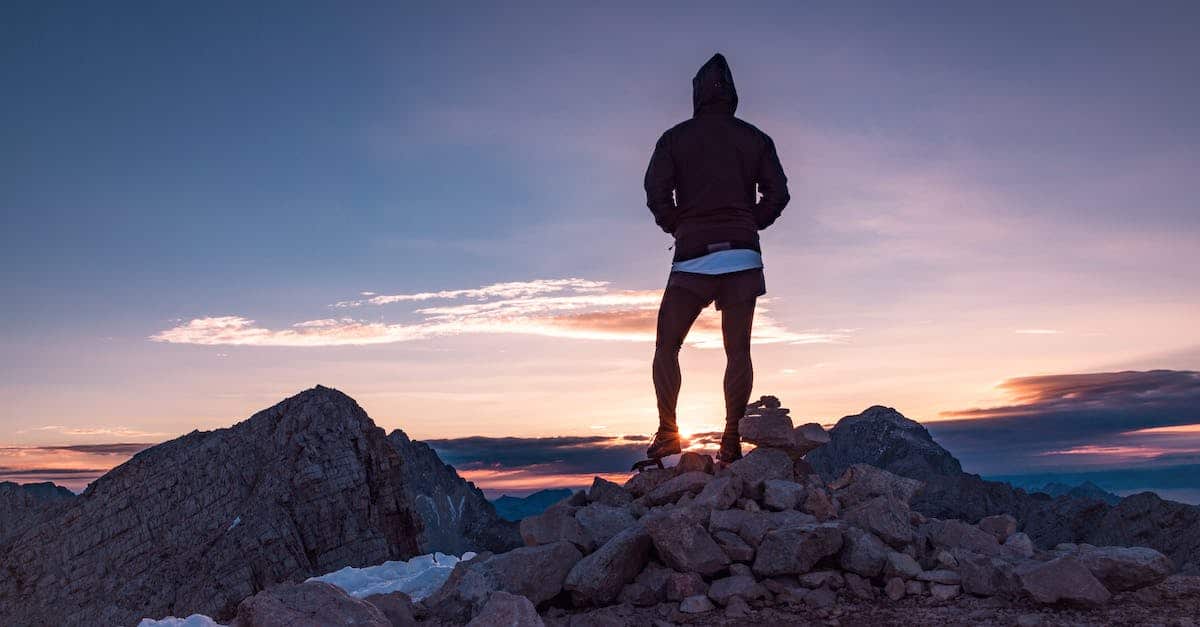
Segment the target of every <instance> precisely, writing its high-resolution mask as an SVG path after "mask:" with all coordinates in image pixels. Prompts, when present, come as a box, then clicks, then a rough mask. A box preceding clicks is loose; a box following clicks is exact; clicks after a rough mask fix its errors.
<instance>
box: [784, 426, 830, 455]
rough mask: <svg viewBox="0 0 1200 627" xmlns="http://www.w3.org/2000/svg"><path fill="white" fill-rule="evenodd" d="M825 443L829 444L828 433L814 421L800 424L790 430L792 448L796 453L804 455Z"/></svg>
mask: <svg viewBox="0 0 1200 627" xmlns="http://www.w3.org/2000/svg"><path fill="white" fill-rule="evenodd" d="M826 444H829V433H828V432H826V431H825V428H824V427H822V426H821V425H819V424H817V423H815V422H810V423H807V424H802V425H800V426H798V427H796V428H795V429H793V430H792V450H793V451H794V452H795V453H796V454H797V455H806V454H808V452H809V451H811V450H813V449H816V448H818V447H821V446H825V445H826Z"/></svg>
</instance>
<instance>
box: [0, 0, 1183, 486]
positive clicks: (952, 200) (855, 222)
mask: <svg viewBox="0 0 1200 627" xmlns="http://www.w3.org/2000/svg"><path fill="white" fill-rule="evenodd" d="M518 4H519V5H520V8H519V9H517V8H509V7H502V6H501V5H499V4H497V5H492V4H480V5H478V6H474V7H472V8H471V9H470V10H465V9H463V8H462V7H453V8H451V7H447V8H445V9H442V8H436V7H424V8H422V7H414V6H411V5H409V4H407V3H378V4H372V3H354V4H341V3H312V4H309V3H288V4H287V5H286V7H287V9H286V10H284V9H283V8H281V7H283V6H284V5H278V6H277V7H275V8H265V7H262V6H244V5H243V4H242V3H220V2H212V3H208V2H206V3H192V4H180V3H170V4H163V3H153V2H147V3H141V4H139V3H122V6H119V7H118V6H115V5H110V4H106V3H91V4H87V5H75V6H67V5H59V4H57V3H10V4H6V5H5V6H4V7H3V8H0V86H2V89H3V93H4V97H3V98H0V209H2V211H3V217H2V222H0V294H2V295H3V307H0V394H2V396H3V402H2V403H0V480H2V479H9V480H15V481H19V482H26V481H35V480H43V479H49V480H54V481H56V482H59V483H62V484H64V485H68V486H69V487H72V488H74V489H80V488H82V486H83V485H84V484H86V483H87V481H89V480H91V479H92V478H94V477H95V476H97V475H98V474H99V473H101V472H103V471H104V470H105V469H107V468H109V467H111V466H112V465H114V464H117V463H120V462H121V461H123V460H124V459H127V458H128V456H129V455H130V454H132V452H134V451H136V450H138V449H139V448H141V447H143V446H145V445H146V444H149V443H156V442H161V441H163V440H166V439H170V438H172V437H176V436H178V435H181V434H184V433H187V432H189V431H191V430H193V429H213V428H217V427H222V426H227V425H230V424H232V423H234V422H236V421H238V420H240V419H243V418H245V417H247V416H249V415H250V414H252V413H253V412H254V411H257V410H259V409H262V408H264V407H267V406H269V405H272V404H274V403H275V402H277V401H279V400H281V399H282V398H284V397H285V396H289V395H291V394H294V393H295V392H298V391H299V390H301V389H304V388H308V387H311V386H312V385H315V384H318V383H320V384H323V385H327V386H331V387H336V388H338V389H341V390H342V391H344V392H346V393H347V394H349V395H351V396H352V397H354V398H355V399H356V400H358V402H359V403H360V404H361V405H362V406H363V407H364V408H365V409H366V410H367V411H368V413H369V414H370V415H371V416H372V417H373V418H374V419H375V421H376V422H377V423H378V424H379V425H380V426H382V427H384V428H386V429H389V430H390V429H393V428H402V429H404V430H405V431H406V432H407V433H408V434H409V435H410V436H412V437H414V438H417V439H428V440H437V441H438V443H435V444H436V445H437V447H438V448H439V450H441V451H443V454H444V455H445V456H446V457H447V459H448V460H449V461H452V462H453V463H456V464H457V465H459V466H460V467H461V468H463V469H464V470H467V469H473V470H471V472H472V473H473V474H472V475H471V476H472V478H474V479H476V480H478V481H479V482H480V483H481V484H483V485H491V486H492V487H493V488H494V489H493V492H494V491H495V490H502V489H504V488H505V487H513V488H514V489H518V488H519V489H527V488H529V487H531V486H535V485H553V484H554V483H555V481H558V480H557V479H555V478H554V477H558V476H561V475H562V474H568V475H579V476H590V475H591V474H593V473H597V472H618V471H619V470H620V469H621V468H624V467H627V464H628V458H629V456H630V455H631V451H634V452H635V451H636V449H637V448H638V447H642V446H644V442H640V441H638V440H636V439H625V438H624V437H623V436H644V435H645V434H647V433H649V432H651V431H652V430H653V429H654V427H655V425H656V413H655V409H654V396H653V389H652V386H651V382H650V357H651V354H652V352H653V327H654V317H655V311H656V308H657V304H658V299H659V297H660V295H661V289H662V286H663V284H664V283H665V280H666V277H667V273H668V270H669V262H670V256H671V252H670V251H668V250H667V247H668V246H669V245H670V244H671V242H670V240H669V237H668V236H666V235H664V234H663V233H662V232H661V231H660V230H659V229H658V227H656V226H655V224H654V222H653V220H652V218H651V216H650V213H649V211H648V210H647V209H646V207H645V197H644V194H643V191H642V187H641V184H642V176H643V173H644V171H645V167H646V163H647V161H648V159H649V156H650V151H651V149H652V148H653V146H654V142H655V140H656V139H657V138H658V136H659V134H660V133H661V132H662V131H663V130H665V129H666V128H668V127H669V126H671V125H673V124H675V123H677V122H679V121H681V120H683V119H685V118H686V117H689V116H690V114H691V93H690V89H691V84H690V81H691V77H692V75H693V74H694V73H695V71H696V69H697V68H698V67H699V66H700V64H702V63H703V62H704V61H705V60H706V59H707V58H708V57H709V56H711V55H712V54H713V53H714V52H716V51H720V52H722V53H723V54H725V55H726V57H727V58H728V59H729V63H730V65H731V67H732V69H733V74H734V78H735V81H736V84H737V88H738V91H739V95H740V105H739V109H738V115H739V116H740V117H742V118H744V119H746V120H748V121H750V122H752V123H754V124H756V125H757V126H759V127H760V128H762V129H763V130H764V131H766V132H767V133H769V134H770V135H771V136H772V137H773V138H774V140H775V143H776V145H777V147H778V152H779V155H780V158H781V160H782V162H783V165H784V168H785V170H786V172H787V174H788V176H789V179H790V186H791V191H792V201H791V204H790V205H789V206H788V207H787V209H786V210H785V211H784V213H783V216H782V217H781V218H780V220H779V221H778V222H777V223H776V224H775V225H774V226H772V227H771V228H770V229H769V230H767V231H764V232H763V234H762V235H763V253H764V260H765V273H766V279H767V290H768V294H767V296H766V297H764V299H762V300H761V301H760V307H759V317H758V319H757V321H756V332H755V333H756V335H755V337H756V342H757V343H756V345H755V348H754V363H755V392H754V393H755V396H757V395H760V394H774V395H777V396H779V397H780V398H781V399H782V400H783V402H784V404H785V405H786V406H788V407H789V408H791V410H792V414H793V416H794V417H795V418H796V419H798V420H803V421H818V422H823V423H826V424H832V423H834V422H836V420H837V419H838V418H840V417H842V416H844V415H848V414H854V413H858V412H860V411H862V410H863V409H865V408H866V407H868V406H870V405H874V404H882V405H888V406H891V407H895V408H896V409H898V410H900V411H901V412H903V413H904V414H905V415H907V416H908V417H910V418H913V419H916V420H919V421H922V422H925V423H927V424H929V425H930V429H931V431H932V432H933V433H934V435H935V437H937V438H938V439H939V441H940V442H942V443H943V444H944V445H946V446H947V448H949V449H950V450H951V451H952V452H954V453H955V454H956V455H957V456H958V457H960V458H961V459H962V461H963V464H964V467H965V468H966V469H967V470H968V471H972V472H980V473H983V474H985V475H1017V474H1022V473H1031V472H1051V473H1055V472H1058V473H1068V472H1070V473H1088V472H1102V473H1107V474H1103V476H1104V477H1106V478H1108V479H1110V480H1113V481H1115V480H1114V479H1112V477H1113V476H1114V475H1113V474H1112V473H1114V472H1118V471H1119V472H1134V473H1135V475H1136V473H1137V472H1143V473H1148V474H1144V475H1136V476H1137V477H1143V478H1139V479H1136V480H1134V479H1129V481H1132V482H1133V484H1136V485H1132V484H1130V485H1126V484H1120V485H1118V483H1119V482H1118V483H1112V484H1111V485H1112V486H1113V487H1112V489H1120V490H1133V489H1145V488H1155V489H1160V490H1162V491H1163V494H1171V495H1173V496H1174V497H1178V498H1181V499H1189V500H1192V501H1193V502H1196V501H1200V482H1198V483H1197V484H1196V485H1191V486H1190V487H1189V485H1188V484H1186V482H1184V483H1180V482H1179V481H1177V480H1175V479H1170V480H1168V479H1164V478H1163V477H1165V476H1166V475H1164V474H1163V473H1167V474H1170V473H1175V474H1176V475H1177V474H1178V473H1180V472H1183V470H1181V469H1187V468H1189V467H1191V466H1192V465H1196V464H1200V374H1198V373H1197V371H1200V270H1198V269H1200V176H1198V174H1200V124H1197V117H1196V113H1195V112H1196V111H1200V78H1198V77H1200V71H1198V68H1197V59H1200V39H1198V38H1197V37H1196V36H1195V24H1196V23H1197V20H1198V19H1200V5H1197V4H1196V3H1193V2H1179V3H1172V2H1154V3H1150V4H1144V5H1135V4H1133V3H1128V2H1117V3H1107V2H1059V3H1050V4H1047V3H1034V2H1029V3H1023V2H1018V3H1000V4H996V3H974V2H967V3H955V4H954V5H953V7H952V8H947V7H946V6H945V5H944V3H930V4H927V5H921V4H914V3H905V4H904V6H903V7H900V6H899V5H897V4H895V3H877V4H876V3H851V4H853V6H843V5H844V4H845V3H838V4H834V3H828V4H824V5H807V4H806V5H800V3H793V2H787V3H779V4H777V5H772V4H757V3H756V8H755V9H754V10H747V9H746V8H744V7H739V6H733V5H729V3H722V4H710V5H708V6H704V5H697V4H696V3H687V4H685V5H676V6H673V7H670V6H663V7H658V8H647V7H644V6H642V5H641V3H629V4H627V5H624V6H617V5H614V4H609V3H605V4H603V5H595V6H580V5H578V4H577V3H544V4H535V3H518ZM567 5H573V6H567ZM712 314H713V312H712V311H711V310H710V311H708V312H706V314H705V316H706V317H705V318H702V319H701V322H700V323H699V324H698V326H697V328H696V329H695V330H694V331H693V334H692V335H691V336H690V337H689V345H688V346H687V347H686V348H685V349H684V351H683V354H682V362H683V368H684V388H683V393H682V397H681V402H680V422H681V424H682V426H683V427H684V429H686V430H689V431H695V432H702V431H708V430H712V429H715V428H719V424H720V421H721V418H722V401H721V397H720V394H721V392H720V389H721V388H720V380H721V371H722V368H723V363H724V356H723V353H722V351H721V350H720V339H719V327H717V326H714V325H717V324H718V320H717V318H715V317H713V316H712ZM468 436H482V437H483V438H484V439H475V440H464V439H463V438H467V437H468ZM488 438H519V439H518V440H507V441H506V440H495V439H488ZM634 456H636V454H634ZM1196 468H1200V466H1196ZM1185 474H1186V473H1185ZM1135 475H1128V476H1129V477H1132V476H1135ZM1096 476H1098V477H1099V476H1101V475H1096ZM1172 476H1175V475H1172ZM514 477H515V479H514ZM547 477H549V478H548V479H547ZM1155 477H1158V478H1155ZM504 481H509V483H504ZM489 482H492V483H491V484H489ZM518 484H520V485H519V486H518ZM1143 484H1144V485H1143ZM496 486H499V487H496ZM1121 486H1124V487H1121ZM1172 490H1173V491H1174V492H1172ZM1188 490H1192V492H1188Z"/></svg>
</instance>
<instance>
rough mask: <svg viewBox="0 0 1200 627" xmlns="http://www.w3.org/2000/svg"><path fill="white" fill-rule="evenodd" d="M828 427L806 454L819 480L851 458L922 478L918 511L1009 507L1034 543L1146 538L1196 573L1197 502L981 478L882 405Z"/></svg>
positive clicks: (1141, 541) (967, 514)
mask: <svg viewBox="0 0 1200 627" xmlns="http://www.w3.org/2000/svg"><path fill="white" fill-rule="evenodd" d="M829 435H830V440H831V441H830V443H829V445H827V446H825V447H822V448H820V449H818V450H816V451H813V452H812V453H811V454H810V455H809V456H808V457H807V459H808V461H809V463H811V464H812V466H813V468H814V469H815V470H816V471H817V472H818V473H820V474H821V476H822V477H823V478H824V479H825V480H827V481H831V480H833V479H834V478H836V477H838V476H839V475H841V473H842V472H844V471H845V470H846V469H847V468H849V467H850V466H851V465H853V464H856V463H864V464H870V465H872V466H876V467H879V468H883V469H885V470H888V471H890V472H894V473H896V474H897V475H900V476H904V477H911V478H913V479H920V480H921V481H924V482H925V487H924V489H923V490H921V491H920V492H919V493H918V494H917V495H916V497H915V498H914V499H913V501H912V507H913V509H914V510H916V511H919V512H921V513H922V514H924V515H926V516H932V517H937V518H961V519H963V520H966V521H969V522H975V521H978V520H980V519H982V518H984V517H986V516H993V515H998V514H1011V515H1013V516H1015V517H1016V518H1017V520H1018V521H1019V522H1020V524H1021V530H1022V531H1024V532H1025V533H1027V534H1029V536H1030V537H1031V538H1032V539H1033V541H1034V542H1035V543H1036V544H1037V545H1038V546H1040V547H1042V548H1052V547H1054V546H1055V545H1057V544H1059V543H1064V542H1086V543H1090V544H1097V545H1101V544H1105V545H1134V546H1148V547H1151V548H1153V549H1156V550H1158V551H1161V552H1163V553H1164V554H1166V555H1167V556H1169V557H1170V558H1171V559H1173V560H1174V561H1175V564H1177V565H1178V566H1179V568H1180V572H1182V573H1185V574H1200V507H1197V506H1194V505H1187V504H1184V503H1176V502H1173V501H1166V500H1163V499H1161V498H1159V497H1158V496H1157V495H1155V494H1153V493H1151V492H1145V493H1142V494H1136V495H1133V496H1129V497H1126V498H1124V499H1121V500H1120V501H1119V502H1118V503H1116V504H1115V505H1114V504H1112V503H1109V502H1107V501H1106V499H1105V498H1103V497H1102V496H1101V495H1099V494H1095V493H1094V491H1091V490H1079V491H1075V492H1071V491H1068V493H1064V494H1062V495H1059V496H1052V495H1050V494H1046V493H1044V492H1033V493H1030V492H1026V491H1025V490H1023V489H1021V488H1016V487H1013V486H1012V485H1010V484H1008V483H1002V482H998V481H987V480H985V479H983V478H982V477H980V476H979V475H974V474H970V473H966V472H963V471H962V465H961V464H960V463H959V462H958V460H957V459H955V458H954V456H953V455H951V454H950V452H949V451H947V450H946V449H944V448H942V447H941V446H940V445H939V444H937V442H935V441H934V440H933V438H932V437H931V436H930V435H929V432H928V431H927V430H926V429H925V428H924V427H922V426H921V425H920V424H919V423H917V422H915V421H913V420H910V419H908V418H905V417H904V416H903V415H902V414H900V412H898V411H896V410H895V409H892V408H890V407H881V406H878V405H877V406H873V407H870V408H869V409H867V410H866V411H864V412H862V413H861V414H857V415H854V416H846V417H845V418H842V419H841V420H840V421H838V423H837V425H835V426H834V427H833V429H831V430H830V431H829ZM1101 492H1103V491H1101Z"/></svg>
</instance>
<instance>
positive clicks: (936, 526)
mask: <svg viewBox="0 0 1200 627" xmlns="http://www.w3.org/2000/svg"><path fill="white" fill-rule="evenodd" d="M921 528H922V533H923V535H926V536H927V537H928V538H929V540H930V541H931V542H933V544H934V546H937V547H940V548H948V549H965V550H967V551H971V552H972V553H980V554H982V555H1001V554H1003V553H1004V550H1003V549H1002V548H1001V545H1000V543H999V542H996V536H994V535H992V534H990V533H988V532H986V531H983V530H981V529H979V528H978V527H976V526H975V525H971V524H968V523H965V522H963V521H961V520H931V521H929V522H927V523H925V524H924V525H921Z"/></svg>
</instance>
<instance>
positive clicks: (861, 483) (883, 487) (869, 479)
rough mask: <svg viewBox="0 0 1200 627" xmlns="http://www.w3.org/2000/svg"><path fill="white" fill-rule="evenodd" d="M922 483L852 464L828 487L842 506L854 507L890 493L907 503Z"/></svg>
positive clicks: (877, 469) (864, 465) (872, 467)
mask: <svg viewBox="0 0 1200 627" xmlns="http://www.w3.org/2000/svg"><path fill="white" fill-rule="evenodd" d="M922 485H923V484H922V482H920V481H917V480H916V479H909V478H906V477H901V476H899V475H895V474H892V473H890V472H888V471H886V470H882V469H879V468H876V467H874V466H868V465H866V464H854V465H853V466H850V467H849V468H847V469H846V472H844V473H842V476H840V477H838V478H837V479H836V480H834V481H833V483H830V484H829V487H830V488H832V489H833V491H834V494H835V495H836V496H837V497H838V500H840V501H841V502H842V507H854V506H855V505H858V504H859V503H862V502H863V501H867V500H869V499H872V498H875V497H877V496H884V495H891V496H892V497H894V498H896V499H897V500H899V501H900V502H902V503H905V504H908V503H909V502H910V501H912V497H913V496H914V495H916V493H917V490H919V489H920V488H921V486H922Z"/></svg>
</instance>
